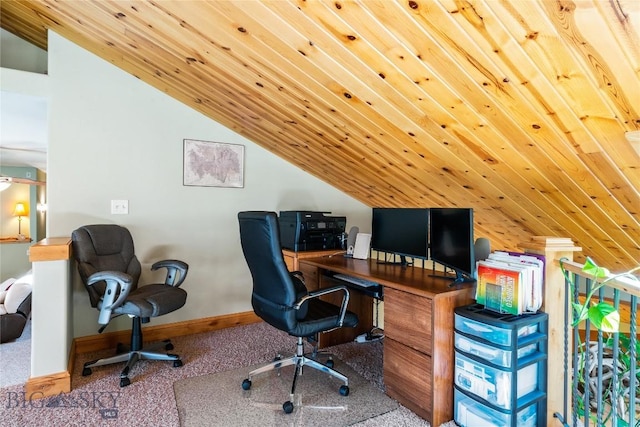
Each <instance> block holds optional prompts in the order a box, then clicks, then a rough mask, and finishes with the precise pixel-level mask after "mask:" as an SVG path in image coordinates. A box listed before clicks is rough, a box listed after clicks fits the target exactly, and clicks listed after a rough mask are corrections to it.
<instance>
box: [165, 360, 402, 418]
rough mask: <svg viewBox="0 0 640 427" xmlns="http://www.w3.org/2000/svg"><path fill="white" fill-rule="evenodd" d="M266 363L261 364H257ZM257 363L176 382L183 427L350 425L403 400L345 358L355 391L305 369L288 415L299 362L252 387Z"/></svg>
mask: <svg viewBox="0 0 640 427" xmlns="http://www.w3.org/2000/svg"><path fill="white" fill-rule="evenodd" d="M257 366H260V365H257ZM255 367H256V366H253V367H248V368H241V369H236V370H230V371H225V372H219V373H214V374H210V375H204V376H199V377H193V378H186V379H182V380H179V381H176V382H175V383H174V385H173V388H174V391H175V395H176V403H177V407H178V416H179V418H180V425H181V426H182V427H195V426H205V425H206V426H225V427H227V426H248V425H255V426H257V425H260V426H326V427H329V426H348V425H352V424H355V423H358V422H360V421H363V420H366V419H369V418H373V417H376V416H379V415H381V414H384V413H387V412H389V411H393V410H395V409H397V408H398V406H399V405H398V403H397V402H396V401H395V400H393V399H391V398H389V397H388V396H387V395H385V394H384V393H383V392H382V391H381V390H380V389H379V388H377V387H376V386H374V385H373V384H371V383H370V382H369V381H367V380H365V379H364V378H362V377H361V376H360V375H358V374H357V373H356V372H355V371H353V369H351V368H350V367H349V366H347V365H346V364H345V363H342V362H341V361H339V360H336V361H335V369H336V370H338V371H339V372H341V373H343V374H344V375H346V376H347V377H348V378H349V389H350V393H349V395H348V396H341V395H340V393H339V392H338V389H339V388H340V386H341V385H342V382H341V381H338V380H337V379H335V378H333V377H330V376H329V375H328V374H326V373H322V372H319V371H316V370H315V369H311V368H305V369H304V373H303V375H302V377H300V378H299V379H298V382H297V385H296V394H295V396H294V399H293V403H294V405H295V409H294V410H293V412H292V413H291V414H285V413H284V412H283V410H282V404H283V403H284V402H285V401H287V400H289V396H290V395H289V393H290V391H291V382H292V378H293V369H294V368H293V366H287V367H284V368H281V370H280V375H278V374H277V373H276V371H271V372H268V373H264V374H261V375H258V376H256V377H254V378H253V379H252V383H253V384H252V386H251V390H248V391H244V390H243V389H242V386H241V384H242V381H243V379H245V378H246V377H247V374H248V373H249V372H250V371H251V370H252V369H254V368H255Z"/></svg>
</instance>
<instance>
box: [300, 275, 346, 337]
mask: <svg viewBox="0 0 640 427" xmlns="http://www.w3.org/2000/svg"><path fill="white" fill-rule="evenodd" d="M339 291H342V292H344V295H343V296H342V304H340V319H339V320H338V327H342V324H343V323H344V316H345V314H347V305H348V304H349V290H348V289H347V287H346V286H342V285H341V286H332V287H330V288H324V289H318V290H317V291H313V292H309V293H308V294H307V295H305V296H303V297H302V298H300V300H299V301H298V302H296V304H295V305H294V306H293V308H295V309H296V310H299V309H300V307H302V304H303V303H304V302H305V301H307V300H310V299H312V298H319V297H321V296H323V295H327V294H331V293H333V292H339Z"/></svg>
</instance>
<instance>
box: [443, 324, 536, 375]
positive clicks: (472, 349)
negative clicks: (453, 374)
mask: <svg viewBox="0 0 640 427" xmlns="http://www.w3.org/2000/svg"><path fill="white" fill-rule="evenodd" d="M454 344H455V346H456V349H458V350H460V351H463V352H465V353H468V354H473V355H475V356H478V357H481V358H483V359H485V360H487V361H489V362H491V363H494V364H496V365H499V366H502V367H505V368H510V367H511V363H512V354H513V351H515V350H504V349H502V348H498V347H495V346H491V345H489V344H484V343H482V342H479V341H475V340H473V339H471V338H468V337H465V336H464V335H462V334H460V333H458V332H455V340H454ZM536 351H538V346H537V345H536V344H535V343H533V344H529V345H527V346H525V347H522V348H519V349H518V350H517V356H516V358H517V360H522V358H523V357H525V356H528V355H530V354H533V353H535V352H536Z"/></svg>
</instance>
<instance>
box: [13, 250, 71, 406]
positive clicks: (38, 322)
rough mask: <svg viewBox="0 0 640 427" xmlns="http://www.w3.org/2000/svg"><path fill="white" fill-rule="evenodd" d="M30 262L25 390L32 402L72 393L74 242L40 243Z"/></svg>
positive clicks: (30, 251) (31, 254)
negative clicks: (28, 370)
mask: <svg viewBox="0 0 640 427" xmlns="http://www.w3.org/2000/svg"><path fill="white" fill-rule="evenodd" d="M29 260H30V261H31V262H32V264H33V293H32V303H31V306H32V310H31V312H32V313H33V318H32V320H31V325H32V326H31V376H30V377H29V380H28V381H27V383H26V384H25V386H24V391H25V396H26V398H27V399H29V400H31V399H38V398H42V397H46V396H56V395H58V394H60V393H68V392H69V391H71V372H70V369H72V368H73V366H72V364H71V363H70V362H69V357H70V349H71V338H72V337H73V324H72V321H73V317H72V303H73V302H72V289H71V239H70V238H69V237H53V238H46V239H44V240H41V241H39V242H38V243H36V244H35V245H33V246H31V248H30V249H29Z"/></svg>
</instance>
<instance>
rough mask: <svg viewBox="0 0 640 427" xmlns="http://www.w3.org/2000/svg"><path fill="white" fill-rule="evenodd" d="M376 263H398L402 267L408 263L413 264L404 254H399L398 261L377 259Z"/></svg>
mask: <svg viewBox="0 0 640 427" xmlns="http://www.w3.org/2000/svg"><path fill="white" fill-rule="evenodd" d="M378 264H387V265H399V266H401V267H402V268H407V267H408V266H410V265H413V262H409V261H407V257H406V256H404V255H400V262H398V261H378Z"/></svg>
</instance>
